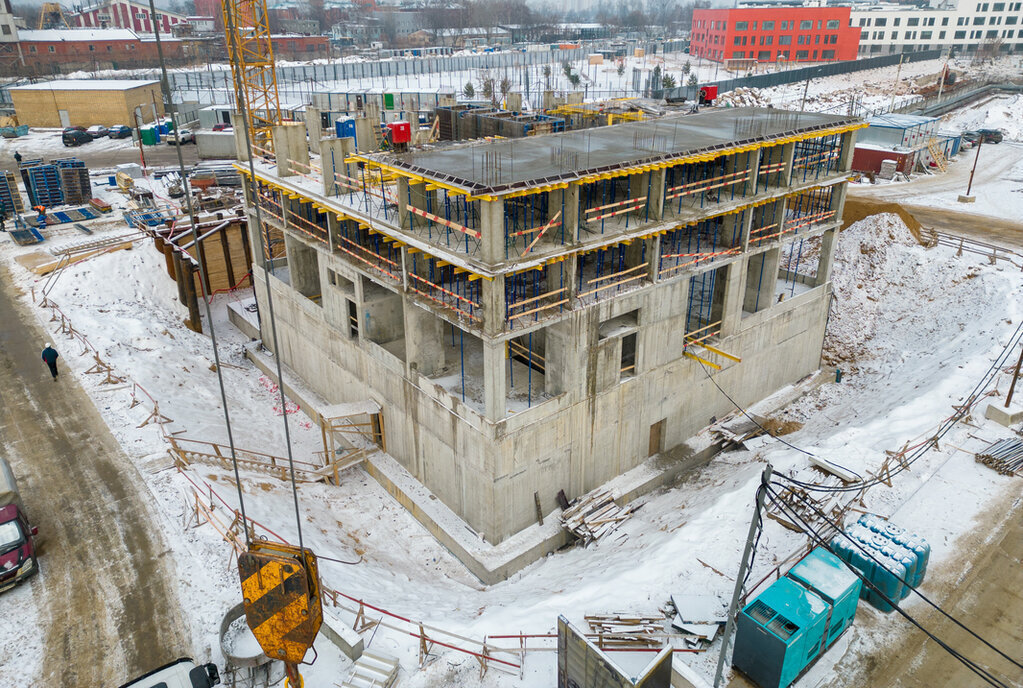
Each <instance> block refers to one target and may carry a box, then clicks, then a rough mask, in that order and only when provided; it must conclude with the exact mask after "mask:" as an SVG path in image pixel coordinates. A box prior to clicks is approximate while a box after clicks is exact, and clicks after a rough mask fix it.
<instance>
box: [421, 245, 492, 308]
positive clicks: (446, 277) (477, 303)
mask: <svg viewBox="0 0 1023 688" xmlns="http://www.w3.org/2000/svg"><path fill="white" fill-rule="evenodd" d="M405 267H406V268H407V269H408V278H409V279H408V289H409V291H410V292H412V293H413V294H415V295H417V296H419V297H422V298H424V299H426V300H427V301H429V302H430V303H431V304H433V305H437V306H442V307H444V308H447V309H449V310H451V311H452V312H454V313H455V314H456V315H457V316H458V317H459V318H460V319H463V320H467V321H469V322H471V323H473V324H475V325H480V324H481V323H482V322H483V305H482V301H483V284H482V280H481V279H478V277H477V276H476V275H474V274H473V273H471V272H467V271H466V270H465V269H464V268H460V267H458V266H455V265H451V264H450V263H448V262H447V261H444V260H441V259H440V258H435V257H433V256H431V255H429V254H427V253H420V252H419V251H416V252H414V253H412V254H411V255H410V256H409V259H408V260H407V261H406V263H405Z"/></svg>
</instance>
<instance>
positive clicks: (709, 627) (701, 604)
mask: <svg viewBox="0 0 1023 688" xmlns="http://www.w3.org/2000/svg"><path fill="white" fill-rule="evenodd" d="M671 604H672V606H673V607H674V608H675V615H674V617H673V618H672V621H671V626H672V628H674V629H676V630H678V631H679V632H681V633H683V634H685V635H688V636H694V638H692V639H691V640H690V639H687V640H686V644H687V645H689V646H690V647H704V648H705V647H707V646H709V645H710V643H712V642H714V638H716V637H717V634H718V632H719V631H720V630H721V629H722V628H723V627H724V625H725V621H726V620H727V611H726V609H725V606H724V604H723V603H722V602H721V600H719V599H718V598H717V597H715V596H714V595H701V594H692V593H685V594H681V595H672V596H671Z"/></svg>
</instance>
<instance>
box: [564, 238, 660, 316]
mask: <svg viewBox="0 0 1023 688" xmlns="http://www.w3.org/2000/svg"><path fill="white" fill-rule="evenodd" d="M647 243H648V241H646V240H641V239H636V240H634V241H631V242H622V243H619V244H614V245H612V246H608V247H606V248H602V249H597V250H595V251H588V252H586V253H581V254H579V255H578V256H577V257H576V273H577V275H578V277H577V284H576V296H577V298H578V299H579V300H580V301H582V302H583V303H594V302H596V301H601V300H604V299H609V298H612V297H613V296H615V295H617V294H621V293H623V292H625V291H629V290H631V289H636V288H638V287H640V286H642V285H644V284H648V283H649V279H648V276H649V272H648V269H647V268H648V266H649V256H650V251H649V248H648V246H647Z"/></svg>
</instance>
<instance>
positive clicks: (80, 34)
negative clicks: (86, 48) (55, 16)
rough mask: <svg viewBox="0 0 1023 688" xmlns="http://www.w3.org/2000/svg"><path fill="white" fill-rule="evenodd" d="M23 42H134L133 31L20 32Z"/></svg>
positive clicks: (68, 30)
mask: <svg viewBox="0 0 1023 688" xmlns="http://www.w3.org/2000/svg"><path fill="white" fill-rule="evenodd" d="M18 38H20V39H21V40H22V41H88V42H90V43H91V42H93V41H134V40H138V36H136V35H135V32H134V31H132V30H131V29H38V30H35V29H31V30H28V31H19V32H18Z"/></svg>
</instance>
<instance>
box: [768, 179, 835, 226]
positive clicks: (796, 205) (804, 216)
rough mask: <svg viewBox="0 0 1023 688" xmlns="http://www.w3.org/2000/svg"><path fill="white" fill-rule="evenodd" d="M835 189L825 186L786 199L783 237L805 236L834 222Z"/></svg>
mask: <svg viewBox="0 0 1023 688" xmlns="http://www.w3.org/2000/svg"><path fill="white" fill-rule="evenodd" d="M834 200H835V199H834V187H831V186H825V187H822V188H819V189H813V190H812V191H807V192H806V193H801V194H799V195H798V196H791V197H789V198H787V199H785V222H784V224H783V226H782V228H781V232H782V235H783V236H785V237H787V236H788V235H789V234H796V235H798V234H805V233H806V232H809V231H811V230H813V229H815V228H817V227H819V226H820V225H826V224H829V223H831V222H833V221H834V219H835V211H834V210H833V209H832V204H833V201H834Z"/></svg>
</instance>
